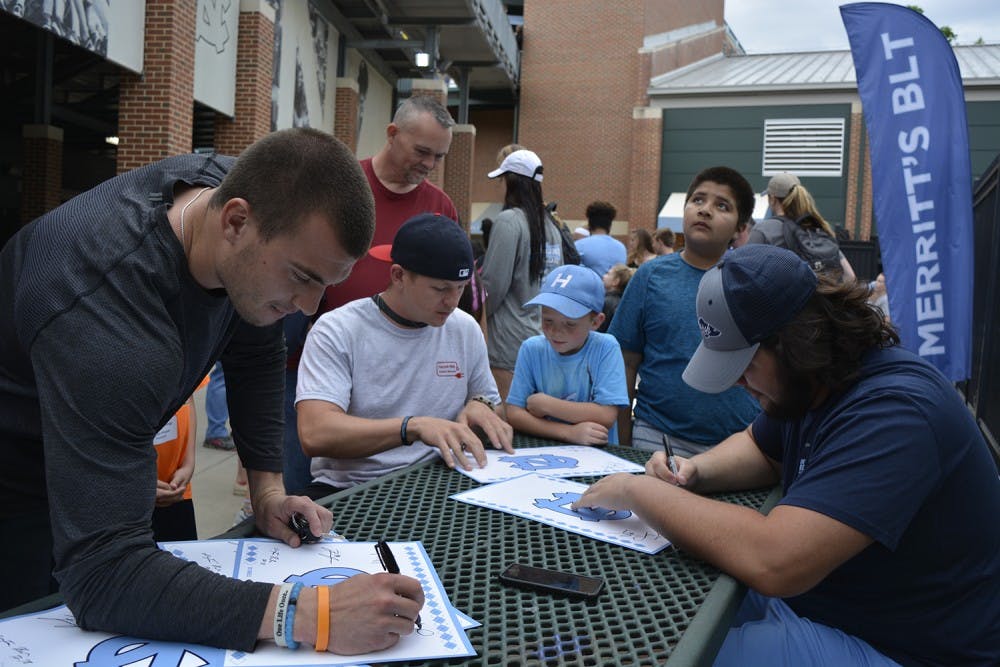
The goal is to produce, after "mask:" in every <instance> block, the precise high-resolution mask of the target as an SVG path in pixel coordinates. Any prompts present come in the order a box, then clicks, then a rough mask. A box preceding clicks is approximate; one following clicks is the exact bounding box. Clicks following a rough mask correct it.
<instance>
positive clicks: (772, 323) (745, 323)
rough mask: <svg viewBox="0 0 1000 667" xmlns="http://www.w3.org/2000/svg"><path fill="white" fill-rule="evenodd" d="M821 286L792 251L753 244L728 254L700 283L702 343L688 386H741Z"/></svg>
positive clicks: (718, 388)
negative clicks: (760, 352) (762, 350)
mask: <svg viewBox="0 0 1000 667" xmlns="http://www.w3.org/2000/svg"><path fill="white" fill-rule="evenodd" d="M817 282H818V281H817V279H816V274H815V273H813V271H812V269H810V268H809V265H808V264H806V263H805V262H804V261H802V259H801V258H800V257H799V256H798V255H796V254H795V253H794V252H792V251H791V250H786V249H785V248H778V247H777V246H772V245H765V244H760V243H749V244H747V245H745V246H742V247H740V248H737V249H736V250H731V251H730V252H727V253H726V254H725V255H724V256H723V257H722V261H721V262H719V263H718V264H717V265H716V266H715V267H713V268H712V269H710V270H708V271H707V272H706V273H705V275H704V276H702V278H701V283H700V284H699V285H698V297H697V306H696V308H697V311H698V328H699V329H701V343H700V344H699V345H698V349H697V350H695V352H694V355H693V356H692V357H691V361H689V362H688V365H687V368H685V369H684V373H683V374H682V375H681V377H682V378H683V379H684V382H686V383H687V384H688V385H690V386H691V387H694V388H695V389H697V390H698V391H703V392H706V393H709V394H718V393H719V392H722V391H725V390H726V389H729V388H730V387H732V386H733V385H734V384H736V381H737V380H739V379H740V376H741V375H743V372H744V371H745V370H746V368H747V366H749V365H750V360H751V359H753V355H754V354H756V352H757V348H758V347H760V342H761V341H762V340H764V339H766V338H767V337H768V336H770V335H772V334H773V333H774V332H776V331H777V330H778V329H780V328H781V327H783V326H784V325H786V324H788V323H789V322H790V321H791V320H792V318H794V317H795V316H796V315H798V314H799V311H801V310H802V308H803V307H804V306H805V305H806V302H807V301H809V299H810V297H812V295H813V294H814V293H815V292H816V285H817Z"/></svg>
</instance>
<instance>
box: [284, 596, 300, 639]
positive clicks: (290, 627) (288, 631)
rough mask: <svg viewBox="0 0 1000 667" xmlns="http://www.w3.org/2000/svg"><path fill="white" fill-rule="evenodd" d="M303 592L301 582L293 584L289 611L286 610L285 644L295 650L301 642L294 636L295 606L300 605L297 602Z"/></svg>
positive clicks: (289, 597) (289, 599)
mask: <svg viewBox="0 0 1000 667" xmlns="http://www.w3.org/2000/svg"><path fill="white" fill-rule="evenodd" d="M301 592H302V584H301V583H297V584H295V585H294V586H292V594H291V595H289V596H288V611H286V612H285V644H286V645H287V646H288V648H290V649H292V650H293V651H294V650H295V649H297V648H298V647H299V642H297V641H295V640H294V639H293V638H292V633H293V631H294V630H295V608H296V607H297V606H298V605H297V604H296V603H297V602H298V601H299V593H301Z"/></svg>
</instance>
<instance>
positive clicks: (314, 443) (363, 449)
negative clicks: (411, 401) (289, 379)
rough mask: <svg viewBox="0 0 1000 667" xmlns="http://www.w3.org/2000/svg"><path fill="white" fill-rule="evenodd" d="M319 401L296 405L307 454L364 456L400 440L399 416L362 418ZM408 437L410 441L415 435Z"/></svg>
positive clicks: (300, 434) (400, 424) (301, 436)
mask: <svg viewBox="0 0 1000 667" xmlns="http://www.w3.org/2000/svg"><path fill="white" fill-rule="evenodd" d="M319 403H320V402H318V401H302V402H300V403H299V405H298V411H299V415H298V419H299V438H300V441H301V443H302V450H303V451H304V452H305V453H306V455H308V456H327V457H330V458H340V459H356V458H364V457H367V456H372V455H374V454H378V453H379V452H384V451H387V450H390V449H392V448H394V447H399V446H400V445H401V444H402V437H401V430H402V429H401V426H402V420H403V417H402V416H400V417H391V418H388V419H364V418H362V417H355V416H353V415H348V414H347V413H345V412H343V411H342V410H340V409H339V408H331V407H330V406H329V405H320V404H319ZM407 439H408V440H409V441H410V442H413V440H414V439H415V438H413V437H412V436H410V437H408V438H407Z"/></svg>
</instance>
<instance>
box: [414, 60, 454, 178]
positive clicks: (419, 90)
mask: <svg viewBox="0 0 1000 667" xmlns="http://www.w3.org/2000/svg"><path fill="white" fill-rule="evenodd" d="M408 81H409V82H410V91H411V92H410V95H411V96H412V97H416V96H417V95H430V96H431V97H433V98H435V99H436V100H437V101H438V102H440V103H441V105H442V106H443V107H445V108H448V84H447V83H445V81H444V80H443V79H409V80H408ZM446 159H447V158H446ZM444 163H445V160H441V162H439V163H438V166H436V167H434V170H433V171H432V172H431V173H430V174H428V175H427V180H428V181H430V182H431V183H433V184H434V185H436V186H438V187H439V188H444V172H445V168H444Z"/></svg>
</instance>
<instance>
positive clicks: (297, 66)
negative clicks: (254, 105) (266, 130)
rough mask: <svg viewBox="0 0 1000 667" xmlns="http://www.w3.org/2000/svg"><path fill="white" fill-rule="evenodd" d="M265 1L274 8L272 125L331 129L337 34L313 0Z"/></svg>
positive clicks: (274, 126)
mask: <svg viewBox="0 0 1000 667" xmlns="http://www.w3.org/2000/svg"><path fill="white" fill-rule="evenodd" d="M268 4H270V5H271V6H272V7H273V8H274V13H275V16H274V77H273V79H272V82H271V129H272V130H279V129H284V128H288V127H315V128H317V129H321V130H325V131H327V132H333V122H334V102H335V97H334V96H335V93H336V81H335V79H336V71H337V39H338V38H339V34H338V33H337V31H336V30H335V29H334V28H333V26H331V25H330V23H329V22H328V21H327V20H326V19H325V18H324V17H323V15H322V14H321V13H320V12H319V10H317V9H316V7H315V6H314V5H313V3H312V2H301V1H300V0H291V1H288V0H268Z"/></svg>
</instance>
